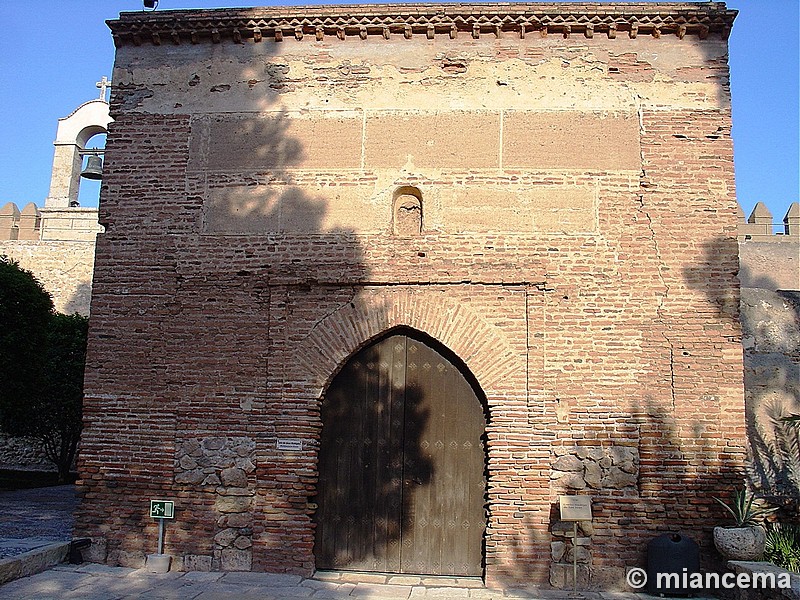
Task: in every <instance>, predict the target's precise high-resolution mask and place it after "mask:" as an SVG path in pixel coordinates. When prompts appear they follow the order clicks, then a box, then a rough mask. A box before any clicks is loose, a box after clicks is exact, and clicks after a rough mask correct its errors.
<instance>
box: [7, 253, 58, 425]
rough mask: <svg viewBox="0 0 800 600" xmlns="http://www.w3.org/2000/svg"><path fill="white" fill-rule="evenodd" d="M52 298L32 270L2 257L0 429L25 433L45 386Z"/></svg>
mask: <svg viewBox="0 0 800 600" xmlns="http://www.w3.org/2000/svg"><path fill="white" fill-rule="evenodd" d="M52 314H53V300H52V298H51V297H50V294H49V293H48V292H47V291H46V290H45V289H44V287H43V286H42V284H41V283H39V281H38V280H37V279H36V277H34V275H33V273H31V272H30V271H27V270H25V269H23V268H21V267H20V266H19V264H18V263H17V262H16V261H14V260H12V259H9V258H8V257H7V256H0V429H2V430H3V431H5V432H7V433H9V434H11V435H25V433H26V429H27V426H28V423H27V418H28V416H29V415H30V408H31V404H32V403H33V402H34V401H35V399H36V397H37V395H38V393H39V391H40V389H41V382H42V379H41V376H42V371H43V367H44V361H45V349H46V345H47V329H48V323H49V321H50V317H51V315H52Z"/></svg>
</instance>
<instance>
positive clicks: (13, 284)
mask: <svg viewBox="0 0 800 600" xmlns="http://www.w3.org/2000/svg"><path fill="white" fill-rule="evenodd" d="M88 323H89V321H88V319H87V318H86V317H84V316H81V315H79V314H77V313H76V314H74V315H64V314H61V313H57V312H55V311H54V310H53V301H52V298H51V297H50V294H48V293H47V291H46V290H45V289H44V287H42V285H41V283H39V281H37V279H36V277H34V275H33V274H32V273H31V272H30V271H26V270H25V269H22V268H21V267H20V266H19V264H17V263H16V262H15V261H13V260H11V259H9V258H8V257H5V256H0V429H2V430H3V431H5V432H7V433H8V434H10V435H13V436H27V437H34V438H37V439H38V440H40V441H41V443H42V445H43V447H44V450H45V453H46V455H47V457H48V458H49V459H50V460H51V461H52V462H53V463H54V464H55V465H56V467H57V469H58V479H59V482H62V483H63V482H65V481H66V480H67V478H68V477H69V472H70V468H71V466H72V463H73V462H74V460H75V455H76V453H77V449H78V442H79V440H80V435H81V429H82V427H83V424H82V415H81V410H82V405H83V372H84V368H85V366H86V339H87V332H88Z"/></svg>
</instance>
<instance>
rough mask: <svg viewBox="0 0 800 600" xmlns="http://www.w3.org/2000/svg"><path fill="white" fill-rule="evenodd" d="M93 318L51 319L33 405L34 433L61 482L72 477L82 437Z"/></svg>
mask: <svg viewBox="0 0 800 600" xmlns="http://www.w3.org/2000/svg"><path fill="white" fill-rule="evenodd" d="M88 331H89V319H88V318H86V317H84V316H82V315H79V314H77V313H76V314H74V315H64V314H61V313H55V314H54V315H52V316H51V317H50V321H49V326H48V332H47V333H48V335H47V352H46V358H45V363H44V377H43V379H42V384H43V385H42V391H41V394H40V395H39V396H38V397H37V403H36V404H34V406H33V409H34V410H33V414H32V415H31V421H32V423H33V427H34V431H33V434H34V435H35V436H36V437H37V438H39V439H40V440H41V441H42V444H43V445H44V449H45V452H46V454H47V457H48V458H49V459H50V460H51V461H53V462H54V463H55V465H56V467H57V468H58V480H59V482H61V483H63V482H65V481H66V480H67V478H68V477H69V472H70V468H71V466H72V463H73V462H74V460H75V454H76V453H77V451H78V442H79V441H80V437H81V430H82V428H83V423H82V407H83V372H84V369H85V367H86V340H87V335H88Z"/></svg>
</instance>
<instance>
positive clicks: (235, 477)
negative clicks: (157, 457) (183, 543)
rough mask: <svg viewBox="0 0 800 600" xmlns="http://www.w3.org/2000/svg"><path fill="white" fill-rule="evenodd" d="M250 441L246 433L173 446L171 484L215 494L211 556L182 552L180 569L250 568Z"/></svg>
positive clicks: (252, 451)
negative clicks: (172, 482)
mask: <svg viewBox="0 0 800 600" xmlns="http://www.w3.org/2000/svg"><path fill="white" fill-rule="evenodd" d="M255 448H256V444H255V442H254V441H253V440H252V439H250V438H249V437H225V436H209V437H203V438H192V439H188V440H185V441H184V442H183V443H182V444H180V445H179V446H178V455H177V464H176V467H175V483H179V484H192V485H198V486H200V487H201V488H207V489H208V491H211V492H213V493H215V494H216V501H215V504H214V509H215V511H216V514H217V533H216V535H214V553H213V556H203V555H195V554H192V555H187V556H185V557H184V569H186V570H195V571H210V570H212V569H213V570H220V569H221V570H223V571H249V570H250V569H251V568H252V564H253V553H252V546H253V522H252V521H253V517H252V508H253V498H254V496H255V483H256V482H255V477H254V476H253V473H254V472H255V470H256V466H255Z"/></svg>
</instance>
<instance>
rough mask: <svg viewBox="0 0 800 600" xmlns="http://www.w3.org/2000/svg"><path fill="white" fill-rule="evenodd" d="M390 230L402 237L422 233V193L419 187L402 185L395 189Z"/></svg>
mask: <svg viewBox="0 0 800 600" xmlns="http://www.w3.org/2000/svg"><path fill="white" fill-rule="evenodd" d="M392 231H393V232H394V234H395V235H398V236H402V237H412V236H416V235H420V234H421V233H422V193H421V192H420V191H419V188H416V187H413V186H409V185H404V186H401V187H399V188H397V189H396V190H395V192H394V197H393V202H392Z"/></svg>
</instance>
